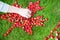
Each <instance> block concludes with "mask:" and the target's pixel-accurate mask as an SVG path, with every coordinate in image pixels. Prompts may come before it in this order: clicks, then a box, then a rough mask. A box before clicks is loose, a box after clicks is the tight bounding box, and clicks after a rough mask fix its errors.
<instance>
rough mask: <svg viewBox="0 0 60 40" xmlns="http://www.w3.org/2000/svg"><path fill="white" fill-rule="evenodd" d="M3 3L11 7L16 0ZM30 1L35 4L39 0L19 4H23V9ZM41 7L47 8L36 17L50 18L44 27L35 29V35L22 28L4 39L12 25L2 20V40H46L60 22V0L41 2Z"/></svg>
mask: <svg viewBox="0 0 60 40" xmlns="http://www.w3.org/2000/svg"><path fill="white" fill-rule="evenodd" d="M1 1H3V2H5V3H8V4H10V5H12V4H13V3H14V0H1ZM30 1H33V2H35V1H37V0H18V2H19V4H23V7H26V6H27V5H28V3H29V2H30ZM40 5H41V6H45V8H44V9H43V10H41V11H38V12H37V13H36V14H35V16H38V15H44V17H45V18H48V21H47V22H45V26H44V27H33V35H28V34H27V33H26V32H25V31H24V30H22V29H21V28H15V29H13V31H12V32H11V33H10V34H9V35H8V36H7V37H4V36H3V34H4V33H5V32H6V31H7V30H8V29H9V27H10V26H11V25H12V24H11V23H9V22H8V21H6V20H2V19H0V40H44V37H46V36H48V35H49V32H50V31H51V30H53V29H54V27H55V26H56V25H57V23H58V21H60V0H41V4H40ZM0 14H1V13H0ZM59 30H60V29H59ZM53 40H54V39H53Z"/></svg>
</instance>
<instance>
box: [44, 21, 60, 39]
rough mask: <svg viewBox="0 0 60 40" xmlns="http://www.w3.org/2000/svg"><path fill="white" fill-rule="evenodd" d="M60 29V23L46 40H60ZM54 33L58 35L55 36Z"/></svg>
mask: <svg viewBox="0 0 60 40" xmlns="http://www.w3.org/2000/svg"><path fill="white" fill-rule="evenodd" d="M58 28H60V22H58V24H57V26H56V27H55V28H54V29H53V30H52V31H51V32H50V35H49V36H47V37H46V38H45V39H44V40H49V39H50V38H52V39H54V38H56V39H55V40H60V32H58V31H57V29H58ZM53 33H55V34H56V35H54V34H53Z"/></svg>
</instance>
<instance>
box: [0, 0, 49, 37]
mask: <svg viewBox="0 0 60 40" xmlns="http://www.w3.org/2000/svg"><path fill="white" fill-rule="evenodd" d="M39 3H40V0H38V1H37V2H34V3H33V2H30V3H29V5H28V7H27V8H28V9H30V10H31V12H32V14H31V18H28V19H27V18H24V17H22V16H21V15H19V14H17V13H7V14H2V15H0V18H1V19H4V20H8V21H9V22H12V23H13V25H12V26H11V27H10V29H9V30H8V31H7V32H6V33H5V34H4V36H7V35H8V34H9V33H10V32H11V31H12V30H13V29H14V28H16V27H18V28H20V27H22V28H23V29H24V30H25V31H26V32H27V33H28V34H30V35H32V33H33V32H32V27H33V26H44V22H45V21H47V20H48V18H43V16H37V17H33V16H34V14H35V13H36V12H37V11H38V10H42V9H43V8H42V7H41V6H39ZM13 6H15V7H18V8H21V7H22V5H18V2H17V1H15V3H14V4H13Z"/></svg>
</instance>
